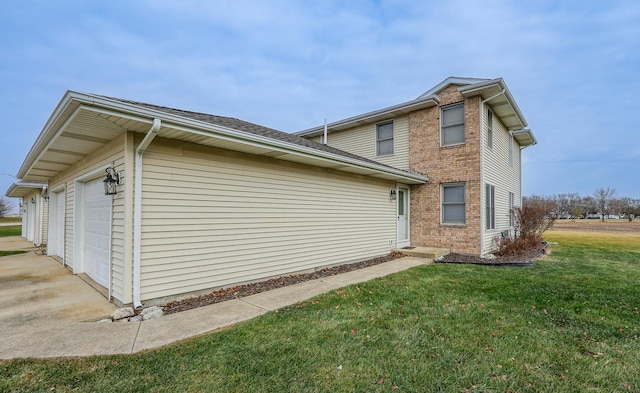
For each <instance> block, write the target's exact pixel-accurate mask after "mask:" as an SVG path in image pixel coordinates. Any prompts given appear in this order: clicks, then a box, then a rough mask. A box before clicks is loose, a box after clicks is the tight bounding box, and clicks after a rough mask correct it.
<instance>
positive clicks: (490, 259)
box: [482, 254, 496, 261]
mask: <svg viewBox="0 0 640 393" xmlns="http://www.w3.org/2000/svg"><path fill="white" fill-rule="evenodd" d="M482 259H486V260H488V261H494V260H495V259H496V256H495V255H493V254H487V255H485V256H483V257H482Z"/></svg>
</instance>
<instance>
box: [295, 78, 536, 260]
mask: <svg viewBox="0 0 640 393" xmlns="http://www.w3.org/2000/svg"><path fill="white" fill-rule="evenodd" d="M296 134H297V135H299V136H303V137H306V138H309V139H310V140H314V141H317V142H322V143H326V144H327V145H328V146H331V147H335V148H338V149H341V150H344V151H348V152H351V153H354V154H357V155H359V156H361V157H365V158H367V159H370V160H374V161H377V162H380V163H382V164H386V165H390V166H393V167H395V168H399V169H403V170H406V171H409V172H411V173H420V174H424V175H428V176H429V181H428V182H426V183H418V184H401V183H400V184H399V185H398V195H397V198H398V226H401V227H404V228H403V229H402V230H399V233H402V234H403V238H402V239H398V246H399V247H402V246H408V245H422V246H434V247H447V248H450V249H451V250H452V251H453V252H458V253H465V254H475V255H484V254H487V253H489V252H491V251H493V250H495V248H496V239H500V238H501V237H504V236H510V235H511V234H512V233H513V230H514V227H513V219H512V215H511V214H510V212H511V209H512V208H514V207H516V206H520V204H521V197H522V177H521V150H522V149H523V148H526V147H528V146H531V145H534V144H535V143H536V139H535V136H534V134H533V132H532V131H531V130H529V129H528V128H527V122H526V120H525V118H524V116H523V115H522V113H521V111H520V109H519V108H518V105H517V104H516V102H515V100H514V98H513V96H512V95H511V93H510V91H509V89H508V88H507V86H506V84H505V82H504V80H503V79H501V78H498V79H478V78H456V77H450V78H447V79H445V80H444V81H442V82H441V83H439V84H438V85H436V86H434V87H433V88H431V89H429V90H428V91H426V92H425V93H423V94H422V95H420V96H419V97H418V98H417V99H415V100H412V101H408V102H404V103H401V104H398V105H393V106H390V107H387V108H383V109H380V110H376V111H373V112H368V113H364V114H361V115H357V116H353V117H350V118H347V119H343V120H339V121H335V122H332V123H329V124H327V125H326V127H324V126H318V127H315V128H311V129H308V130H304V131H301V132H298V133H296Z"/></svg>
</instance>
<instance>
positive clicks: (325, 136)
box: [322, 117, 327, 145]
mask: <svg viewBox="0 0 640 393" xmlns="http://www.w3.org/2000/svg"><path fill="white" fill-rule="evenodd" d="M322 143H324V144H325V145H326V144H327V118H326V117H325V118H324V136H323V138H322Z"/></svg>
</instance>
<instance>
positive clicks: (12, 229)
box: [0, 225, 22, 237]
mask: <svg viewBox="0 0 640 393" xmlns="http://www.w3.org/2000/svg"><path fill="white" fill-rule="evenodd" d="M21 234H22V225H11V226H8V227H4V226H0V237H3V236H20V235H21Z"/></svg>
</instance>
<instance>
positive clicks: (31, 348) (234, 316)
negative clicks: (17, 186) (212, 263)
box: [0, 238, 431, 359]
mask: <svg viewBox="0 0 640 393" xmlns="http://www.w3.org/2000/svg"><path fill="white" fill-rule="evenodd" d="M7 241H8V240H7ZM12 241H14V242H15V245H18V243H19V242H18V241H16V240H15V238H14V240H12ZM3 243H4V241H1V243H0V249H5V250H6V249H8V248H6V244H3ZM23 246H25V245H24V244H23ZM428 263H431V260H429V259H425V258H416V257H405V258H402V259H397V260H395V261H391V262H387V263H383V264H379V265H376V266H371V267H368V268H365V269H361V270H356V271H352V272H349V273H344V274H340V275H336V276H331V277H326V278H322V279H318V280H313V281H308V282H304V283H300V284H295V285H291V286H288V287H284V288H278V289H275V290H272V291H268V292H263V293H259V294H256V295H252V296H248V297H245V298H240V299H234V300H230V301H227V302H223V303H218V304H213V305H210V306H205V307H200V308H197V309H193V310H189V311H183V312H180V313H177V314H171V315H167V316H163V317H161V318H158V319H151V320H148V321H143V322H113V323H98V322H82V321H88V320H90V321H96V320H99V319H100V318H102V317H104V316H106V315H109V314H110V313H111V312H113V311H114V310H115V306H114V305H113V304H111V303H109V302H108V301H107V300H106V299H105V298H104V297H102V296H100V295H99V294H98V293H97V292H96V291H95V290H94V289H93V288H91V287H90V286H89V285H87V284H86V283H84V282H83V281H82V280H81V279H80V278H79V277H77V276H74V275H73V274H71V272H69V270H68V269H66V268H64V267H62V265H61V264H60V263H58V262H57V261H55V260H54V259H53V258H51V257H46V256H39V255H35V254H34V253H33V252H29V253H27V254H22V255H16V256H8V257H2V258H0V283H2V285H1V286H0V337H2V340H0V359H11V358H23V357H59V356H90V355H107V354H130V353H135V352H139V351H143V350H147V349H152V348H158V347H161V346H164V345H167V344H170V343H173V342H175V341H178V340H183V339H187V338H190V337H194V336H198V335H201V334H204V333H207V332H211V331H214V330H216V329H220V328H223V327H226V326H229V325H233V324H235V323H238V322H241V321H245V320H248V319H251V318H255V317H257V316H259V315H262V314H265V313H267V312H269V311H272V310H276V309H278V308H281V307H285V306H288V305H291V304H295V303H298V302H301V301H304V300H307V299H309V298H311V297H314V296H316V295H319V294H322V293H325V292H329V291H332V290H335V289H338V288H341V287H344V286H347V285H351V284H355V283H359V282H363V281H368V280H371V279H374V278H377V277H382V276H386V275H388V274H392V273H396V272H399V271H402V270H406V269H409V268H412V267H415V266H418V265H423V264H428ZM21 269H22V271H21ZM27 270H28V271H29V273H26V272H25V271H27ZM38 280H41V282H45V284H43V285H45V287H44V288H43V287H39V286H37V285H36V282H37V281H38ZM47 280H48V281H47ZM49 283H51V285H49ZM34 288H38V289H34ZM56 291H57V292H56ZM47 302H49V304H47Z"/></svg>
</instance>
